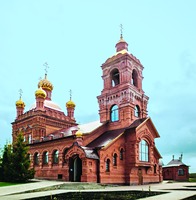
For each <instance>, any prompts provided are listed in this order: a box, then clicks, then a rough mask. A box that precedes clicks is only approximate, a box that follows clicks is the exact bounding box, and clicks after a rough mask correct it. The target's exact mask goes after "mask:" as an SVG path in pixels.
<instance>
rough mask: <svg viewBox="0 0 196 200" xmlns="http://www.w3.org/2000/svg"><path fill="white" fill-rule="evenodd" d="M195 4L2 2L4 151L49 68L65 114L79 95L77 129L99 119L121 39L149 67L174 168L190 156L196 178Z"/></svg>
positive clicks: (153, 102) (149, 89) (152, 107)
mask: <svg viewBox="0 0 196 200" xmlns="http://www.w3.org/2000/svg"><path fill="white" fill-rule="evenodd" d="M195 8H196V1H195V0H186V1H185V0H172V1H171V0H159V1H157V0H148V1H147V0H137V1H136V0H135V1H133V0H124V1H117V0H107V1H104V0H94V1H92V0H82V1H81V0H72V1H68V0H67V1H66V0H55V1H52V0H41V1H38V0H37V1H36V0H7V1H4V0H0V88H1V95H0V126H1V130H0V148H3V146H4V145H5V144H6V142H11V140H12V139H11V138H12V126H11V122H13V121H14V120H15V118H16V108H15V102H16V101H17V100H18V99H19V89H22V91H23V93H22V99H23V101H24V102H25V104H26V107H25V111H28V109H29V108H30V107H31V105H32V104H33V103H34V102H35V95H34V93H35V91H36V89H37V84H38V82H39V80H40V77H42V78H44V74H45V71H44V69H45V67H44V66H43V64H44V63H45V62H47V63H48V65H49V69H48V80H50V81H51V82H52V84H53V85H54V90H53V93H52V100H53V101H54V102H56V103H58V105H59V106H60V107H61V108H62V109H63V111H64V112H65V113H66V107H65V104H66V102H67V101H68V100H69V90H70V89H71V90H72V100H73V101H74V102H75V104H76V109H75V118H76V120H77V122H78V123H80V124H82V123H86V122H90V121H95V120H98V119H99V115H98V103H97V98H96V97H97V96H98V95H100V94H101V90H102V89H103V81H102V78H101V76H102V70H101V67H100V66H101V65H102V64H103V63H104V62H105V61H106V59H107V58H109V57H111V56H112V55H114V54H115V45H116V43H117V42H118V40H119V39H120V24H122V25H123V38H124V39H125V40H126V42H127V43H128V44H129V46H128V49H129V52H130V53H132V54H133V55H134V56H136V57H137V58H138V59H139V60H140V61H141V63H142V65H143V66H144V70H143V77H144V79H143V90H144V91H145V94H146V95H147V96H149V97H150V99H149V103H148V115H149V116H150V117H151V119H152V121H153V123H154V125H155V126H156V129H157V130H158V132H159V134H160V138H157V139H156V140H155V143H156V146H157V148H158V150H159V152H160V153H161V155H162V157H163V163H164V164H167V163H168V162H169V161H170V160H171V159H172V155H174V156H175V158H178V157H179V156H180V154H181V153H183V162H184V163H185V164H187V165H190V172H196V161H195V160H196V159H195V158H196V147H195V144H196V137H195V136H196V106H195V102H196V90H195V88H196V26H195V21H196V12H195Z"/></svg>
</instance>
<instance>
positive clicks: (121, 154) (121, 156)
mask: <svg viewBox="0 0 196 200" xmlns="http://www.w3.org/2000/svg"><path fill="white" fill-rule="evenodd" d="M120 160H123V148H121V149H120Z"/></svg>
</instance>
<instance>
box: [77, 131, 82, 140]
mask: <svg viewBox="0 0 196 200" xmlns="http://www.w3.org/2000/svg"><path fill="white" fill-rule="evenodd" d="M82 135H83V133H82V132H81V131H80V130H78V131H77V132H76V137H77V138H78V137H82Z"/></svg>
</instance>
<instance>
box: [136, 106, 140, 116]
mask: <svg viewBox="0 0 196 200" xmlns="http://www.w3.org/2000/svg"><path fill="white" fill-rule="evenodd" d="M135 117H140V107H139V106H138V105H136V106H135Z"/></svg>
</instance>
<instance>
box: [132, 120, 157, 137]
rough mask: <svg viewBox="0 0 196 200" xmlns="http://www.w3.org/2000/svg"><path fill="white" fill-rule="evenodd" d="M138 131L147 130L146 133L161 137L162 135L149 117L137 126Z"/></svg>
mask: <svg viewBox="0 0 196 200" xmlns="http://www.w3.org/2000/svg"><path fill="white" fill-rule="evenodd" d="M136 132H138V133H140V132H145V133H147V132H148V133H150V134H151V136H152V137H153V138H159V137H160V135H159V133H158V131H157V129H156V127H155V126H154V124H153V122H152V120H151V118H150V117H149V118H147V119H146V120H145V121H143V122H142V123H141V124H140V125H139V126H138V127H137V128H136Z"/></svg>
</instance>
